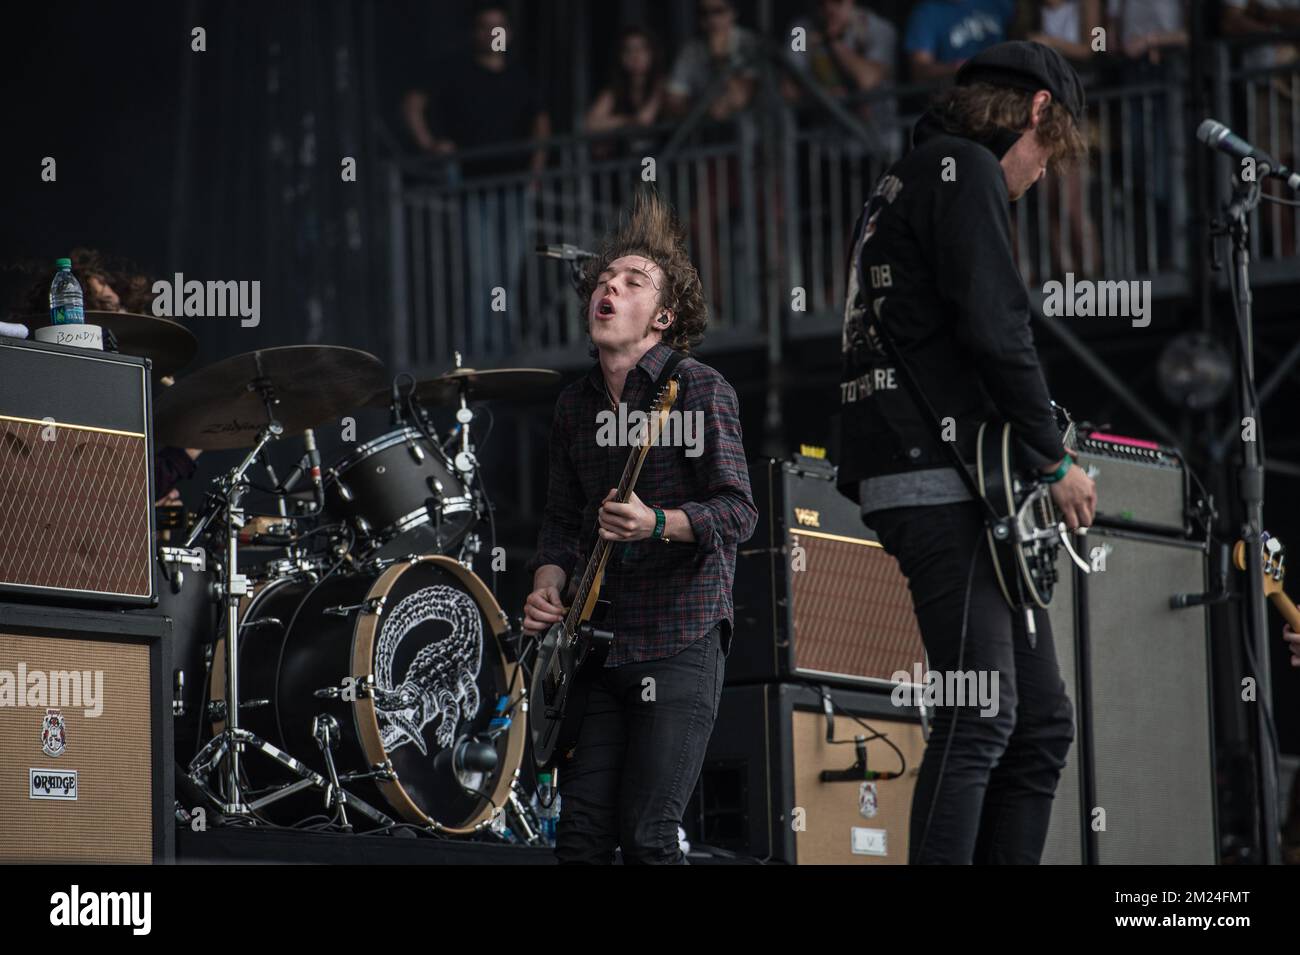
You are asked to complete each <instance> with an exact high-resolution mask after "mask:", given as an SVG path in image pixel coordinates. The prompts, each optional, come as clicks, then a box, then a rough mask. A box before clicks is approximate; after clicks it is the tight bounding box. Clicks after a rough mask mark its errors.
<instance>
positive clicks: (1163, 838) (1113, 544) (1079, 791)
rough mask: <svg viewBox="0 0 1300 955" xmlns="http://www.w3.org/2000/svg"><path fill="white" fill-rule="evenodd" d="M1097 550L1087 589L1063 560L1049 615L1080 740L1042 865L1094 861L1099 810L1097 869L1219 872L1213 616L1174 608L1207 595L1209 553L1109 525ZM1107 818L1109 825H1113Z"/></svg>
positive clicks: (1091, 544)
mask: <svg viewBox="0 0 1300 955" xmlns="http://www.w3.org/2000/svg"><path fill="white" fill-rule="evenodd" d="M1087 543H1088V551H1089V556H1090V557H1091V558H1093V561H1094V570H1093V572H1092V573H1091V574H1089V575H1088V576H1087V577H1086V578H1084V579H1083V583H1082V584H1081V585H1076V577H1075V575H1074V574H1073V572H1072V569H1071V567H1070V564H1069V563H1068V561H1067V560H1066V559H1065V558H1064V557H1062V559H1061V560H1062V562H1061V564H1060V565H1059V567H1058V569H1059V570H1060V573H1061V578H1060V579H1061V583H1060V585H1059V586H1058V589H1057V592H1056V595H1055V597H1054V598H1053V600H1052V606H1051V609H1050V611H1049V613H1050V615H1051V620H1052V634H1053V638H1054V640H1055V643H1056V654H1057V659H1058V660H1059V661H1060V667H1061V677H1062V679H1063V680H1064V681H1065V685H1066V690H1067V692H1068V693H1069V695H1070V700H1071V702H1073V703H1074V710H1075V741H1074V744H1073V745H1072V746H1071V747H1070V752H1069V755H1068V757H1067V759H1066V765H1065V769H1064V771H1063V772H1062V774H1061V781H1060V784H1059V785H1058V787H1057V790H1056V800H1055V802H1054V803H1053V806H1052V822H1051V826H1050V828H1049V829H1048V833H1047V843H1046V846H1045V847H1044V850H1043V862H1045V863H1060V864H1077V863H1079V862H1082V861H1086V860H1088V859H1089V857H1088V856H1087V855H1086V852H1085V842H1086V841H1088V838H1087V837H1088V836H1089V835H1090V830H1091V828H1092V820H1093V818H1094V816H1093V814H1094V811H1095V810H1098V809H1100V810H1103V811H1104V813H1105V815H1104V823H1105V825H1104V828H1102V827H1101V826H1100V825H1098V826H1097V831H1096V833H1095V836H1093V838H1092V841H1093V843H1094V845H1095V856H1094V857H1092V859H1091V860H1090V861H1095V862H1098V863H1102V864H1151V863H1156V864H1202V865H1208V864H1213V863H1214V862H1215V861H1216V858H1217V847H1216V821H1215V812H1216V809H1215V783H1214V762H1213V752H1212V740H1213V723H1212V716H1211V709H1210V679H1209V647H1208V642H1207V629H1206V628H1207V623H1208V618H1207V614H1206V611H1205V608H1204V607H1193V608H1188V609H1184V610H1173V609H1170V607H1169V598H1170V597H1172V596H1173V595H1174V594H1177V593H1199V592H1200V591H1202V590H1203V589H1204V588H1205V582H1206V573H1205V554H1204V552H1203V551H1202V550H1201V548H1200V547H1199V546H1197V545H1194V544H1191V543H1185V542H1181V541H1176V540H1172V539H1168V540H1161V539H1158V538H1156V537H1152V536H1144V535H1136V534H1129V533H1125V532H1121V531H1113V530H1109V529H1104V528H1093V529H1092V530H1091V531H1090V532H1089V533H1088V536H1087ZM1098 559H1099V560H1100V563H1096V561H1098ZM1079 610H1082V611H1083V617H1084V619H1085V621H1086V623H1087V630H1086V637H1087V662H1088V669H1087V673H1086V674H1085V673H1082V672H1080V670H1079V666H1078V664H1079V660H1080V655H1079V650H1080V645H1079V640H1080V633H1079V631H1078V628H1077V626H1076V622H1077V619H1076V612H1077V611H1079ZM1085 688H1086V689H1088V690H1089V691H1090V692H1087V693H1086V695H1085V692H1084V691H1085ZM1085 745H1086V746H1088V748H1089V749H1088V751H1087V752H1085V751H1084V750H1083V749H1081V746H1085ZM1089 754H1090V755H1091V765H1092V769H1091V773H1092V789H1093V792H1094V794H1095V798H1094V800H1093V801H1092V802H1091V803H1089V801H1088V800H1087V799H1086V795H1087V788H1088V787H1087V779H1086V777H1085V773H1086V772H1087V765H1086V763H1087V761H1086V759H1085V756H1087V755H1089ZM1096 819H1097V822H1098V823H1099V824H1100V823H1101V821H1102V820H1103V817H1102V816H1100V815H1098V816H1097V817H1096ZM1085 826H1086V827H1087V828H1085Z"/></svg>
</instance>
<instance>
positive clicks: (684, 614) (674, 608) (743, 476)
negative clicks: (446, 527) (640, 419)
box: [529, 343, 758, 666]
mask: <svg viewBox="0 0 1300 955" xmlns="http://www.w3.org/2000/svg"><path fill="white" fill-rule="evenodd" d="M671 351H672V350H671V349H670V348H669V347H668V346H667V345H665V344H663V343H658V344H656V345H654V347H652V348H651V349H650V350H649V351H647V352H646V353H645V355H643V356H642V357H641V360H640V361H639V362H638V363H637V365H636V367H635V368H633V369H632V370H631V371H629V372H628V376H627V382H626V383H625V385H624V387H623V395H622V402H623V404H625V405H626V406H627V410H628V412H629V413H630V412H632V411H638V410H644V408H645V406H646V404H647V403H648V401H649V399H650V394H651V389H652V388H653V387H654V382H655V379H656V378H658V377H659V373H660V372H661V371H662V370H663V366H664V362H665V361H666V360H667V358H668V355H669V354H670V353H671ZM677 375H678V377H679V382H678V383H679V391H678V397H677V402H676V403H675V404H674V406H673V407H674V409H678V410H680V411H682V412H683V414H688V413H692V412H697V411H698V412H701V414H700V415H699V416H698V417H699V419H700V420H701V421H702V429H701V430H702V435H700V438H699V439H698V440H700V441H701V442H702V453H700V454H699V455H698V456H696V457H691V456H688V455H687V451H688V448H686V447H683V446H677V447H671V446H665V445H663V444H656V445H655V446H653V447H652V448H651V449H650V452H649V454H648V455H647V456H646V461H645V464H644V466H643V467H642V469H641V474H640V477H639V479H638V480H637V483H636V487H635V488H634V490H635V491H636V494H637V496H638V497H640V498H641V500H642V502H644V503H645V504H646V505H647V506H654V507H660V508H663V509H665V510H668V509H671V508H679V509H681V510H682V511H684V512H685V514H686V517H687V519H688V520H689V521H690V525H691V531H692V532H693V533H694V535H695V540H694V541H689V542H688V541H669V542H667V543H665V542H664V541H661V540H657V539H654V538H649V539H646V540H640V541H633V542H631V543H628V544H615V545H614V546H613V549H612V551H611V553H610V558H609V560H608V561H607V562H606V571H605V581H604V584H603V586H602V587H601V593H600V596H601V598H602V599H604V600H609V601H611V603H612V605H613V621H612V624H613V625H612V629H613V631H614V643H613V646H612V647H611V648H610V652H609V657H608V659H607V660H606V664H605V665H606V666H619V665H621V664H624V663H639V662H643V661H646V660H659V659H663V658H664V657H669V656H672V655H673V654H676V653H678V652H680V651H681V650H684V649H685V648H686V647H688V646H689V645H690V644H691V643H693V642H694V641H696V640H698V639H699V638H700V637H702V636H704V635H705V634H706V633H708V632H709V631H710V630H711V629H713V627H714V626H715V625H716V624H719V623H722V641H723V644H722V645H723V647H724V648H729V646H730V640H731V630H732V627H733V625H734V611H733V609H732V602H731V587H732V581H733V579H734V577H735V572H736V547H737V545H738V544H740V543H741V542H743V541H746V540H748V539H749V537H750V535H751V534H753V532H754V526H755V525H756V524H757V522H758V511H757V510H756V509H755V507H754V501H753V496H752V494H751V492H750V486H749V471H748V468H747V467H746V464H745V452H744V448H743V446H742V443H741V431H740V408H739V403H738V402H737V400H736V392H735V389H733V388H732V387H731V385H730V384H729V383H728V382H727V380H726V379H725V378H723V377H722V376H721V375H720V374H718V372H717V371H715V370H714V369H712V368H710V367H709V366H708V365H705V364H702V363H700V362H699V361H696V360H695V359H693V358H686V359H684V360H683V361H682V362H681V363H680V364H679V365H678V366H677ZM606 410H610V403H609V398H608V396H607V394H606V391H605V382H604V378H603V376H602V375H601V372H600V366H599V365H597V366H595V367H594V368H593V369H592V370H591V372H590V373H589V374H587V375H585V376H583V377H582V378H581V379H579V380H578V381H576V382H574V383H573V384H571V385H569V386H568V387H567V388H565V389H564V391H562V392H561V393H560V396H559V398H558V399H557V400H556V403H555V418H554V421H553V423H552V427H551V448H550V487H549V490H548V492H547V497H546V508H545V510H544V511H543V514H542V529H541V533H540V535H539V539H538V547H537V554H536V556H535V557H534V558H533V560H532V561H531V562H530V564H529V572H530V573H532V572H533V571H535V570H536V568H538V567H540V566H541V565H543V564H556V565H558V566H559V567H561V568H562V569H563V570H564V571H565V573H566V574H567V575H568V580H567V582H566V595H565V600H566V605H567V602H568V600H569V597H570V592H571V590H572V588H573V587H574V586H575V584H576V581H575V579H574V578H575V577H579V576H581V573H582V570H583V569H584V567H585V566H586V557H587V555H589V554H590V553H591V549H592V546H593V545H594V543H595V541H596V513H597V511H598V510H599V508H600V503H601V501H603V500H604V498H605V495H606V494H608V493H609V492H610V490H611V489H612V488H615V487H617V486H618V482H619V478H620V477H621V476H622V473H623V468H624V466H625V465H626V463H627V459H628V455H629V454H630V453H631V447H630V446H626V445H614V446H608V447H601V446H600V445H599V444H597V440H596V432H597V427H598V424H597V415H598V414H599V413H600V412H601V411H606Z"/></svg>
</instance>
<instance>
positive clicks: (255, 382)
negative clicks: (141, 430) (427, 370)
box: [154, 345, 388, 450]
mask: <svg viewBox="0 0 1300 955" xmlns="http://www.w3.org/2000/svg"><path fill="white" fill-rule="evenodd" d="M387 380H388V375H387V373H386V372H385V371H384V365H383V362H381V361H380V360H379V359H378V358H376V357H375V356H374V355H371V354H370V353H368V352H363V351H359V350H357V349H355V348H343V347H339V346H336V345H288V346H285V347H281V348H263V349H259V350H257V351H251V352H245V353H244V354H242V355H235V356H234V357H232V358H226V359H223V360H222V361H219V362H216V363H215V364H212V365H208V366H207V367H205V368H200V369H199V370H198V371H196V372H194V373H193V374H192V375H187V376H185V377H184V378H182V379H181V380H180V381H178V382H177V383H176V384H175V385H174V386H173V387H171V388H168V389H167V390H166V391H164V392H163V393H162V394H161V395H160V396H159V397H158V399H157V401H156V402H155V404H154V440H155V441H156V442H157V443H158V444H160V445H162V444H170V445H175V446H177V447H185V448H202V449H204V450H217V449H222V448H246V447H250V446H252V445H253V444H254V442H255V440H256V438H257V433H258V432H259V431H260V430H261V429H262V428H263V427H265V426H266V423H267V413H266V406H265V402H264V398H263V396H264V395H268V394H269V395H270V396H271V397H272V398H273V400H274V402H275V404H274V407H273V411H272V413H273V415H274V417H275V420H276V421H278V422H279V423H280V424H281V425H282V426H283V427H284V434H285V435H293V434H299V433H301V432H302V431H303V430H305V429H307V428H311V427H315V426H316V425H319V424H321V423H322V422H325V421H330V420H338V418H340V417H341V416H342V415H343V413H344V412H346V411H349V410H352V409H355V408H357V407H359V406H361V405H362V404H364V403H365V401H366V399H367V398H368V397H369V396H371V395H373V394H374V393H375V392H376V391H377V390H379V389H380V388H382V387H383V385H384V382H385V381H387Z"/></svg>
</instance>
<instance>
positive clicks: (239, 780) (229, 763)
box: [186, 379, 386, 818]
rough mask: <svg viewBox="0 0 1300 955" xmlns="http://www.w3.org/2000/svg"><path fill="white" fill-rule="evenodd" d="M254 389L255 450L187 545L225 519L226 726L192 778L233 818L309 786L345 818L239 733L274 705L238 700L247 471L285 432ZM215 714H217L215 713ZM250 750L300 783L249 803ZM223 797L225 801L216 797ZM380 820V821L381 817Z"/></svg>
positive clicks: (261, 745)
mask: <svg viewBox="0 0 1300 955" xmlns="http://www.w3.org/2000/svg"><path fill="white" fill-rule="evenodd" d="M250 388H256V389H257V391H258V393H259V397H260V398H261V400H262V404H263V408H264V410H265V414H266V418H267V424H266V426H265V427H263V428H262V429H261V430H260V431H259V432H258V435H257V439H256V441H255V443H254V447H253V448H252V449H251V450H250V451H249V452H248V453H247V454H246V455H245V456H244V458H243V460H242V461H241V462H240V463H239V464H238V465H237V466H236V467H235V468H234V469H232V470H231V471H230V472H229V473H228V474H226V475H225V476H223V477H222V478H220V479H218V481H217V493H215V494H213V495H211V496H210V504H209V507H208V509H207V511H205V512H204V514H203V516H202V517H200V518H199V520H198V522H197V523H196V525H195V527H194V529H193V530H192V531H191V533H190V536H189V539H188V540H187V541H186V547H187V548H188V547H193V545H194V544H195V543H196V542H197V541H198V540H199V538H200V537H201V536H202V535H203V534H204V533H205V532H206V531H207V529H208V527H209V526H211V525H212V524H213V523H214V522H215V521H217V520H218V518H219V516H224V519H225V524H226V528H225V530H226V534H225V538H226V540H225V544H226V560H225V563H224V567H223V570H224V576H225V581H224V584H225V586H224V591H223V599H224V601H225V605H226V626H225V637H226V646H225V650H226V654H225V687H224V690H225V706H224V711H225V712H224V713H222V714H221V715H222V716H223V718H224V723H225V725H224V727H223V728H222V729H221V730H220V731H219V732H218V733H216V734H215V735H214V737H213V738H212V739H211V740H209V741H208V743H207V744H206V745H204V746H203V747H202V748H201V749H200V750H199V752H198V754H197V755H196V756H195V757H194V759H193V760H192V761H191V762H190V765H189V772H188V775H189V778H190V781H191V782H193V783H194V785H195V786H197V787H198V789H199V791H200V792H202V793H203V794H204V795H205V796H207V797H208V798H209V799H210V800H212V801H213V803H214V804H216V805H217V806H218V808H219V809H220V810H221V811H222V812H224V813H226V814H229V815H242V816H251V815H252V814H253V813H255V812H256V811H257V810H258V809H260V808H261V807H263V806H265V805H268V804H269V803H271V802H275V801H276V800H278V799H282V798H285V797H286V796H288V795H290V794H291V792H295V791H297V789H305V788H307V787H309V786H310V787H316V788H319V789H321V790H323V791H325V792H326V794H327V805H328V803H329V802H330V801H332V802H333V804H334V805H333V808H335V809H336V810H338V811H340V812H341V811H342V809H341V805H342V804H341V803H340V802H339V800H340V799H343V798H346V797H345V794H343V793H342V792H341V791H336V787H332V786H331V784H330V783H328V782H326V781H325V779H324V778H323V777H321V776H320V774H318V773H315V772H314V771H312V770H309V769H308V768H307V767H306V765H305V764H303V763H300V762H299V761H298V760H296V759H294V758H293V757H292V756H289V755H288V754H287V753H284V752H283V751H282V750H280V749H278V748H277V747H275V746H272V745H271V744H269V743H267V742H265V741H264V740H262V739H261V738H260V737H258V736H256V735H254V734H253V733H250V732H248V731H246V730H243V729H241V728H240V725H239V721H240V715H241V711H243V710H245V709H247V708H250V706H251V708H253V709H258V708H262V707H265V706H268V705H269V703H270V701H269V700H263V699H257V700H254V701H252V702H251V704H250V705H249V706H245V705H244V704H242V703H241V698H240V688H239V677H240V673H239V646H240V641H239V639H238V636H239V634H240V633H241V632H243V629H244V628H243V627H242V626H241V623H242V621H241V620H240V598H241V597H244V596H246V595H248V593H249V581H248V578H247V577H246V576H245V575H244V574H241V573H240V572H239V531H240V529H241V528H242V527H243V526H244V519H245V513H244V509H243V508H242V507H241V506H240V502H241V501H242V499H243V496H244V494H245V493H246V492H247V490H248V486H249V482H248V479H247V477H246V475H247V472H248V469H249V468H250V467H252V465H253V463H254V462H255V461H257V460H258V459H259V458H260V457H261V456H262V454H263V451H264V450H265V448H266V446H267V445H268V444H269V443H270V442H271V441H273V440H275V439H277V438H279V437H280V436H281V435H282V434H283V432H284V429H283V428H282V427H281V426H280V424H279V423H278V422H277V421H276V420H275V419H274V416H273V412H272V408H273V406H274V404H275V401H276V399H275V394H274V389H273V387H272V386H271V383H270V381H269V380H266V379H257V380H255V381H254V382H253V383H252V384H251V385H250ZM214 702H215V701H214ZM213 709H214V710H217V709H219V708H217V707H213ZM246 748H251V750H252V751H256V752H260V753H262V754H264V755H266V756H269V757H270V758H272V759H274V760H276V761H278V762H279V763H281V765H283V766H285V767H286V768H288V769H289V770H290V771H291V772H293V773H294V774H295V775H297V776H298V777H299V781H298V783H295V784H293V785H291V786H290V787H286V788H285V789H284V790H281V791H279V792H276V793H272V794H270V795H268V796H265V797H262V798H261V799H258V800H255V801H253V802H247V801H246V799H245V792H246V790H245V787H244V784H243V774H242V772H241V756H242V754H243V752H244V751H245V749H246ZM299 784H301V785H299ZM294 787H297V789H295V788H294ZM219 792H220V794H221V795H218V793H219ZM372 811H374V810H372ZM375 812H377V811H375ZM378 815H380V816H382V814H381V813H379V814H378ZM384 818H386V817H384Z"/></svg>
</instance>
